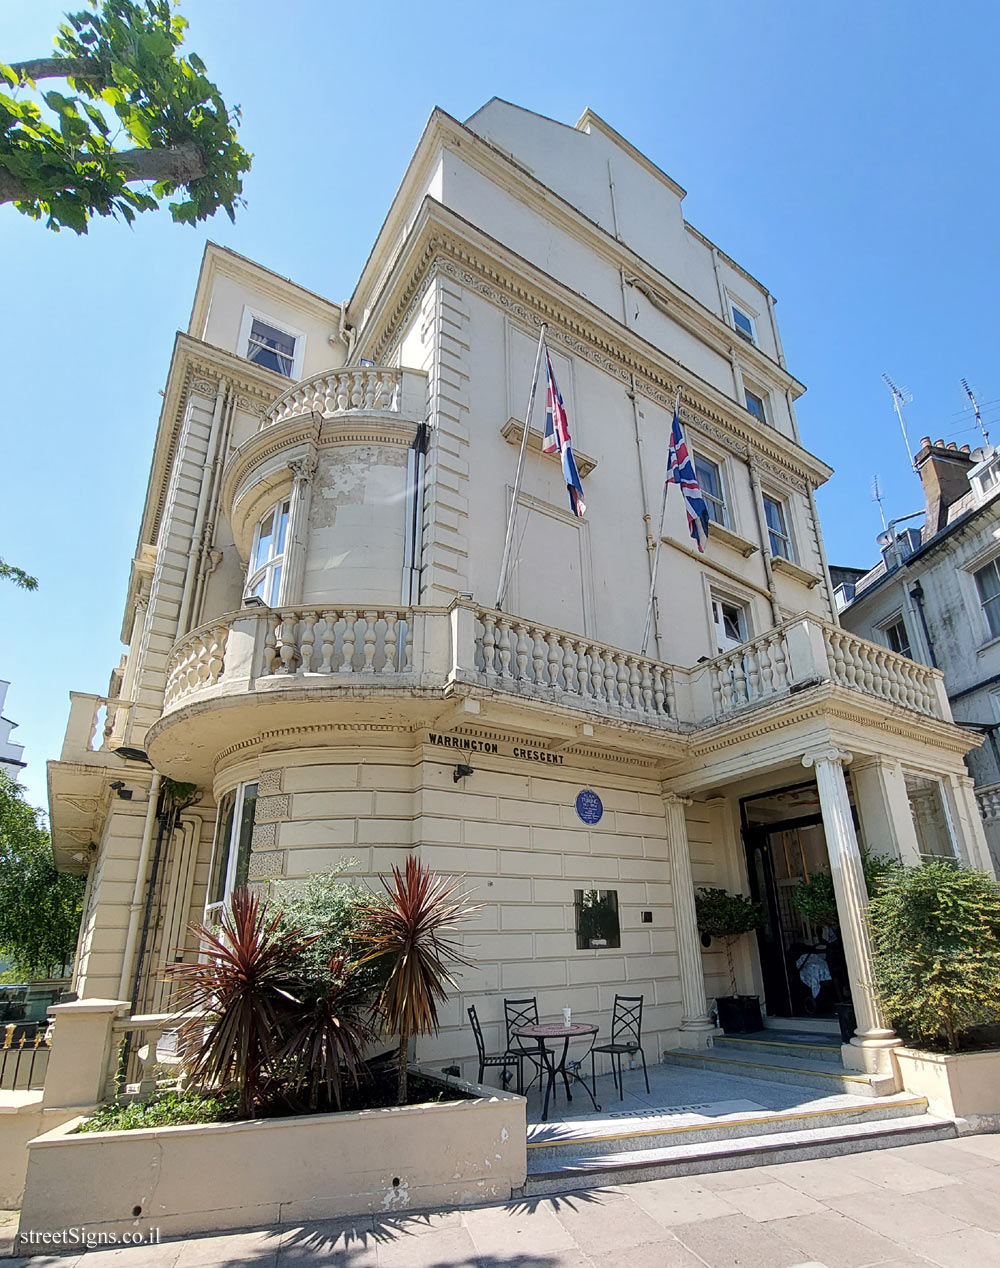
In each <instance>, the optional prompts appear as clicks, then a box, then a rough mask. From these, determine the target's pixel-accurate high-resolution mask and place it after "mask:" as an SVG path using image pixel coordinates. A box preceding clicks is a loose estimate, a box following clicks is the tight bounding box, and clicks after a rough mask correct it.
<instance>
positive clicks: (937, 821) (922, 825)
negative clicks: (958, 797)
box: [906, 774, 957, 859]
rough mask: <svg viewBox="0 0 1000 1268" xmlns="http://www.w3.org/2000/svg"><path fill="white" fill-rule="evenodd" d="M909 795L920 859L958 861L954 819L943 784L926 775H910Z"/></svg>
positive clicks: (908, 775)
mask: <svg viewBox="0 0 1000 1268" xmlns="http://www.w3.org/2000/svg"><path fill="white" fill-rule="evenodd" d="M906 795H907V797H908V798H909V801H910V813H911V814H912V815H913V826H914V828H915V829H916V833H917V845H918V847H919V849H920V857H921V858H925V859H953V858H956V857H957V854H956V851H955V837H954V833H953V832H952V829H951V816H950V814H949V813H948V806H947V803H946V802H945V798H944V789H943V788H942V787H941V784H940V782H939V781H938V780H936V779H929V778H927V777H926V776H924V775H913V774H907V775H906Z"/></svg>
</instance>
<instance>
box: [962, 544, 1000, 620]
mask: <svg viewBox="0 0 1000 1268" xmlns="http://www.w3.org/2000/svg"><path fill="white" fill-rule="evenodd" d="M988 569H992V570H993V572H994V574H995V575H996V578H997V581H998V582H1000V557H998V556H996V555H994V556H993V557H992V558H991V559H984V560H980V561H979V562H977V563H976V564H974V565H972V564H970V565H969V569H968V570H969V574H970V577H971V580H972V592H973V594H974V595H975V596H976V603H977V604H978V606H979V613H980V620H981V621H982V624H983V631H984V634H985V639H986V641H987V642H992V641H993V640H994V639H996V638H1000V615H998V617H997V627H998V628H997V629H995V630H994V629H993V627H992V625H991V624H990V618H989V614H988V612H987V610H986V605H987V603H995V604H1000V591H998V593H997V594H995V595H992V596H991V597H990V598H989V599H985V600H984V599H983V595H982V591H981V590H980V588H979V574H980V573H981V572H986V571H987V570H988Z"/></svg>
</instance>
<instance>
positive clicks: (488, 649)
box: [164, 599, 951, 730]
mask: <svg viewBox="0 0 1000 1268" xmlns="http://www.w3.org/2000/svg"><path fill="white" fill-rule="evenodd" d="M403 679H405V682H404V681H403ZM293 682H294V684H296V685H298V686H314V687H316V688H318V689H322V688H324V687H325V688H327V689H329V688H330V687H336V686H340V687H348V688H352V689H354V690H355V691H356V690H357V689H358V688H366V687H367V688H370V689H373V690H381V689H385V688H390V689H391V688H393V687H396V688H400V689H406V690H411V689H413V688H414V687H419V688H421V689H433V688H438V689H443V688H444V687H445V686H447V685H448V684H457V683H465V684H469V685H472V686H476V687H480V688H483V689H486V690H489V691H494V692H499V693H504V694H507V695H511V696H520V697H522V698H527V699H534V700H537V701H541V702H544V703H545V704H547V705H549V706H553V705H557V706H561V707H568V708H572V709H578V710H581V711H583V712H585V713H587V714H590V715H592V716H594V717H595V718H597V717H602V716H603V717H606V718H615V719H624V720H627V721H631V722H638V723H643V724H645V725H647V726H653V727H657V728H659V729H673V730H676V729H677V728H678V727H679V726H684V725H686V726H696V727H700V726H705V725H707V724H711V723H713V722H721V721H725V720H728V719H729V718H731V717H733V716H734V715H738V714H740V713H742V712H743V711H744V710H747V709H751V708H755V707H760V706H762V705H766V704H769V703H773V702H775V701H778V700H780V699H781V698H782V697H790V696H792V695H794V694H796V693H799V692H801V691H804V690H806V689H807V688H809V687H812V686H815V685H817V684H819V683H823V682H825V683H830V684H833V685H835V686H838V687H841V688H847V689H848V690H850V691H854V692H858V693H859V694H861V695H864V696H869V697H875V698H876V699H878V700H879V701H881V702H883V703H884V704H886V705H895V706H899V707H901V708H905V709H909V710H911V711H913V712H915V713H919V714H924V715H925V716H928V717H934V718H940V719H944V720H945V721H948V720H950V718H951V713H950V709H949V707H948V701H947V697H946V695H945V693H944V690H943V686H942V679H941V674H940V672H939V671H938V670H936V669H930V668H928V667H927V666H926V665H919V664H917V663H916V662H915V661H911V660H908V659H907V658H906V657H903V656H897V655H895V654H894V653H892V652H889V651H888V650H887V649H886V648H883V647H877V646H876V645H875V644H874V643H868V642H866V641H865V640H864V639H859V638H856V637H855V636H854V635H853V634H848V633H847V632H846V631H845V630H841V629H840V628H839V627H838V626H836V625H832V624H830V623H828V622H825V621H821V620H818V619H817V618H815V617H812V616H799V617H795V618H793V619H792V620H789V621H786V622H784V624H782V625H779V626H777V627H775V628H774V629H772V630H768V631H767V632H766V633H764V634H762V635H760V636H759V637H758V638H755V639H751V640H750V641H749V642H747V643H743V644H742V645H741V646H739V647H737V648H734V649H733V650H732V651H729V652H726V653H724V654H723V655H721V656H716V657H714V658H713V659H712V660H709V661H705V662H703V663H701V664H699V665H696V666H694V667H693V668H692V669H679V668H677V667H676V666H673V665H669V664H665V663H664V662H662V661H658V660H655V659H653V658H651V657H648V656H640V655H638V654H637V653H635V652H631V651H628V650H626V649H623V648H620V647H613V646H611V645H609V644H607V643H601V642H597V641H596V640H594V639H592V638H588V637H586V636H583V635H579V634H573V633H570V632H569V631H567V630H560V629H555V628H553V627H552V626H548V625H543V624H540V623H539V622H536V621H528V620H524V619H522V618H520V617H517V616H514V615H511V614H510V613H506V612H498V611H494V610H493V609H491V608H485V607H482V606H481V605H479V604H476V603H472V602H470V601H468V600H461V599H459V600H456V601H455V602H454V603H453V604H452V605H451V607H450V608H447V609H446V608H431V607H415V608H405V607H399V606H397V607H384V606H383V607H366V606H363V605H358V606H355V607H344V606H338V607H333V606H327V607H294V608H281V609H275V610H271V609H244V610H243V611H241V612H237V613H232V614H230V615H229V616H224V617H220V618H219V619H218V620H216V621H214V622H211V623H210V624H208V625H204V626H202V627H201V628H200V629H197V630H193V631H192V632H191V633H190V634H189V635H187V636H186V637H185V638H183V639H181V641H180V642H179V643H178V644H177V645H176V647H175V648H174V649H173V652H172V653H171V656H170V660H169V663H168V668H167V683H166V692H165V699H164V713H171V712H172V711H173V710H175V709H177V708H178V707H179V706H181V705H182V704H185V703H186V702H188V701H192V700H195V699H197V698H199V697H203V696H206V695H207V694H208V693H210V694H211V695H219V694H227V693H228V690H231V691H232V692H233V693H234V694H235V693H244V694H245V693H246V691H247V690H248V686H249V687H250V689H258V690H262V691H272V690H280V689H282V685H283V683H288V684H289V685H292V683H293Z"/></svg>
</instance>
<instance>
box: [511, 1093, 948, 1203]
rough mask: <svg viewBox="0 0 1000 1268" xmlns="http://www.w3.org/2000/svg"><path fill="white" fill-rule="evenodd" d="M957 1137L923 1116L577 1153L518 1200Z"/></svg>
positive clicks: (532, 1177) (535, 1180) (528, 1185)
mask: <svg viewBox="0 0 1000 1268" xmlns="http://www.w3.org/2000/svg"><path fill="white" fill-rule="evenodd" d="M957 1135H958V1131H957V1129H956V1127H955V1124H954V1123H953V1122H952V1121H951V1120H950V1119H940V1118H933V1117H932V1116H931V1115H930V1114H921V1115H917V1116H915V1117H911V1118H900V1119H890V1120H888V1121H885V1120H876V1121H874V1122H863V1123H852V1124H847V1125H841V1126H837V1127H818V1128H804V1129H801V1130H798V1131H790V1132H778V1133H769V1134H767V1135H759V1136H749V1137H744V1138H741V1139H736V1140H728V1141H725V1140H724V1141H700V1142H698V1141H696V1142H694V1143H688V1144H684V1145H674V1146H669V1147H665V1148H660V1149H640V1150H633V1151H626V1152H621V1153H617V1154H597V1155H591V1154H581V1155H577V1156H574V1157H571V1158H566V1159H564V1160H562V1161H561V1162H560V1164H559V1165H558V1166H550V1167H548V1168H546V1169H544V1170H539V1171H529V1173H528V1178H527V1180H526V1181H525V1184H524V1188H523V1189H522V1190H521V1194H520V1196H523V1197H526V1198H527V1197H541V1196H543V1195H544V1194H547V1193H567V1192H570V1191H571V1190H573V1189H592V1188H600V1187H603V1186H605V1185H611V1184H628V1183H631V1182H633V1181H637V1180H658V1179H670V1178H672V1177H674V1176H685V1175H702V1174H704V1173H705V1172H712V1171H737V1170H740V1169H742V1168H745V1167H758V1166H764V1165H765V1164H773V1163H779V1162H801V1161H804V1160H806V1159H809V1158H831V1157H835V1156H838V1155H840V1154H849V1153H862V1152H864V1151H866V1150H869V1149H893V1148H895V1147H896V1146H898V1145H909V1144H919V1143H922V1142H924V1141H928V1140H950V1139H953V1138H954V1137H955V1136H957Z"/></svg>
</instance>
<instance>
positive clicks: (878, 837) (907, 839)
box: [851, 756, 920, 867]
mask: <svg viewBox="0 0 1000 1268" xmlns="http://www.w3.org/2000/svg"><path fill="white" fill-rule="evenodd" d="M851 782H852V783H853V784H854V792H855V796H856V797H857V802H858V814H859V815H860V816H861V822H862V824H863V825H864V829H865V840H866V841H867V842H868V848H869V849H870V850H871V852H872V853H873V854H886V853H891V854H892V855H894V856H895V857H896V858H898V859H899V861H900V862H901V863H902V864H903V866H904V867H916V866H917V865H918V864H919V862H920V845H919V842H918V841H917V830H916V828H914V826H913V814H912V813H911V811H910V798H909V795H908V794H907V791H906V778H905V776H904V775H903V768H902V766H901V764H900V763H899V762H897V761H893V760H892V759H890V758H886V757H877V756H876V757H856V758H855V759H854V761H853V762H852V763H851Z"/></svg>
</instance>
